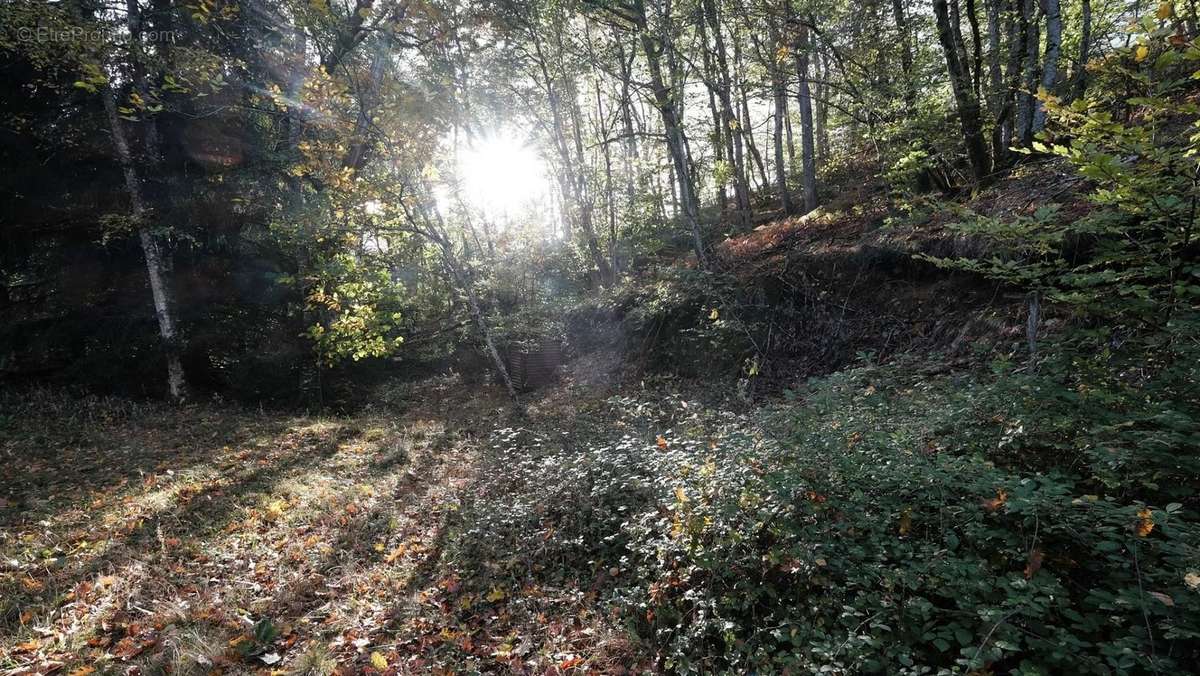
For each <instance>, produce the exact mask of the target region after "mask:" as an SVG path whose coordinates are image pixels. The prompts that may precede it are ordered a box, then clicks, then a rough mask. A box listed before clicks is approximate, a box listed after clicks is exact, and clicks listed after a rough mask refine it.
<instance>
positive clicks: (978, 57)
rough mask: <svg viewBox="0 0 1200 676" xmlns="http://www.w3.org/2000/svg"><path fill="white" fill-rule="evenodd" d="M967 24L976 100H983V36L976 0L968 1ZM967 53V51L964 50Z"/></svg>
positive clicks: (972, 81) (972, 80)
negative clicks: (969, 27)
mask: <svg viewBox="0 0 1200 676" xmlns="http://www.w3.org/2000/svg"><path fill="white" fill-rule="evenodd" d="M966 3H967V23H968V24H970V26H971V64H972V68H971V83H972V85H973V89H974V90H975V99H976V100H980V99H982V98H983V36H981V35H980V33H979V14H978V13H977V12H976V11H975V0H966ZM964 51H965V50H964Z"/></svg>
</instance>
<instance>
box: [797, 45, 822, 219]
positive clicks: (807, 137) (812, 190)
mask: <svg viewBox="0 0 1200 676" xmlns="http://www.w3.org/2000/svg"><path fill="white" fill-rule="evenodd" d="M793 48H794V51H795V53H796V74H797V75H798V76H799V77H800V93H799V95H798V96H797V103H798V104H799V105H800V154H801V165H802V169H803V171H804V174H803V175H802V176H801V179H800V186H801V192H802V194H803V195H804V211H805V213H808V212H809V211H812V210H813V209H816V208H817V163H816V157H815V155H814V148H813V112H812V93H811V91H810V90H809V81H808V60H809V59H808V57H809V35H808V26H806V25H804V24H800V25H799V28H798V31H797V35H796V42H795V44H794V45H793Z"/></svg>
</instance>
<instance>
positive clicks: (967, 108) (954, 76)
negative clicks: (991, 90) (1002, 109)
mask: <svg viewBox="0 0 1200 676" xmlns="http://www.w3.org/2000/svg"><path fill="white" fill-rule="evenodd" d="M933 11H934V15H935V16H936V17H937V29H938V41H939V42H941V44H942V52H943V53H944V54H945V56H946V70H947V72H948V74H949V75H950V88H951V89H952V90H953V92H954V103H955V105H956V107H957V108H958V119H959V123H960V125H961V127H962V132H963V140H964V141H965V142H966V146H967V158H968V160H969V161H970V163H971V170H972V172H973V173H974V175H975V179H976V180H980V181H982V180H983V179H984V178H985V177H987V175H988V172H989V171H990V170H991V166H990V160H989V158H988V151H987V146H986V145H985V144H984V141H983V125H982V122H981V120H980V114H979V113H980V111H979V100H978V99H977V98H975V93H974V91H973V90H972V88H971V81H970V74H969V73H968V72H967V71H966V67H965V66H964V64H963V63H962V62H961V61H960V59H959V56H960V55H961V54H962V53H963V49H962V45H961V42H962V41H961V37H959V38H957V39H956V37H955V33H954V30H953V27H952V25H951V23H950V12H949V8H948V7H947V4H946V0H933Z"/></svg>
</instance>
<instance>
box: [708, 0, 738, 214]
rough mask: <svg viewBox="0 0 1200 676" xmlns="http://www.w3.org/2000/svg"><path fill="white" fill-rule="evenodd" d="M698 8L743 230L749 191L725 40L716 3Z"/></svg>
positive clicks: (722, 135) (721, 132)
mask: <svg viewBox="0 0 1200 676" xmlns="http://www.w3.org/2000/svg"><path fill="white" fill-rule="evenodd" d="M700 4H701V8H702V10H703V13H704V19H705V21H707V23H708V26H709V28H710V29H711V30H712V33H713V41H714V46H715V51H716V57H717V62H716V70H717V72H716V73H715V78H714V80H715V82H714V84H715V88H716V90H717V98H718V99H719V101H720V104H721V118H722V119H721V125H720V127H721V129H720V130H719V131H720V134H721V137H722V138H724V139H725V146H726V148H725V150H726V153H727V157H728V158H729V160H730V161H731V162H732V164H733V166H732V168H733V191H734V197H735V198H736V199H737V210H738V213H737V222H738V223H740V224H742V225H743V226H744V225H746V224H747V223H748V222H749V211H750V190H749V188H748V186H747V185H746V174H747V172H746V161H745V157H744V154H743V153H744V148H743V137H742V133H741V129H740V126H741V124H744V122H745V121H744V120H743V121H740V122H739V120H738V116H737V114H736V113H735V112H734V109H733V101H732V96H733V95H732V84H731V80H730V76H729V57H728V54H727V53H726V51H725V37H724V33H723V31H722V29H721V21H720V17H719V16H718V14H717V5H716V2H715V0H701V2H700ZM701 30H703V23H702V24H701ZM703 48H704V50H705V52H707V50H708V45H707V44H706V45H704V46H703ZM706 56H707V55H706Z"/></svg>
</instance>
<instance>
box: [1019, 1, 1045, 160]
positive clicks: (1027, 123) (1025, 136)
mask: <svg viewBox="0 0 1200 676" xmlns="http://www.w3.org/2000/svg"><path fill="white" fill-rule="evenodd" d="M1020 2H1021V29H1022V32H1023V33H1024V34H1025V38H1024V45H1025V55H1024V60H1025V64H1024V75H1023V76H1022V79H1023V91H1021V92H1020V93H1019V94H1018V95H1017V117H1016V121H1017V128H1016V131H1015V134H1014V136H1015V137H1016V138H1017V139H1019V140H1020V142H1021V144H1022V145H1026V146H1028V145H1029V144H1030V143H1031V142H1032V141H1033V114H1034V113H1033V111H1034V101H1035V99H1034V98H1033V93H1034V92H1035V91H1036V90H1037V85H1038V77H1037V75H1038V73H1037V71H1038V49H1039V47H1040V44H1039V43H1040V41H1041V37H1040V33H1039V30H1038V21H1039V17H1038V15H1037V10H1036V5H1035V2H1036V0H1020Z"/></svg>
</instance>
